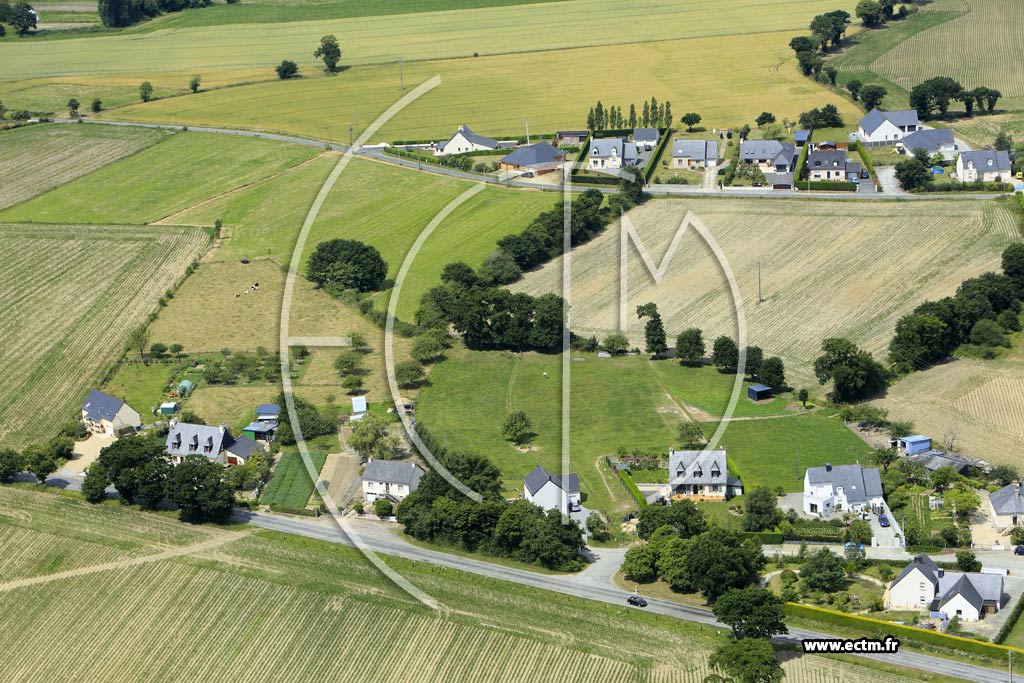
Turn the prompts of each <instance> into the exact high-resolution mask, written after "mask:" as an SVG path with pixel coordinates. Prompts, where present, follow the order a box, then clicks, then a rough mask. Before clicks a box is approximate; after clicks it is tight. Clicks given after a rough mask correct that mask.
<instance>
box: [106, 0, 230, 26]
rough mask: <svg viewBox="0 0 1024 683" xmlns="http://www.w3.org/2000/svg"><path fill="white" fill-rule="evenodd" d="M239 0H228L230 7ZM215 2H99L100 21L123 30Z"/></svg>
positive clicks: (204, 0)
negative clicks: (142, 22)
mask: <svg viewBox="0 0 1024 683" xmlns="http://www.w3.org/2000/svg"><path fill="white" fill-rule="evenodd" d="M236 2H238V0H227V3H228V4H229V5H231V4H234V3H236ZM211 5H213V0H99V3H98V7H97V10H98V11H99V15H100V21H101V22H102V23H103V25H104V26H106V27H108V28H123V27H125V26H131V25H132V24H137V23H139V22H140V21H144V20H146V19H151V18H153V17H156V16H159V15H160V14H162V13H164V12H180V11H181V10H184V9H194V8H199V7H210V6H211Z"/></svg>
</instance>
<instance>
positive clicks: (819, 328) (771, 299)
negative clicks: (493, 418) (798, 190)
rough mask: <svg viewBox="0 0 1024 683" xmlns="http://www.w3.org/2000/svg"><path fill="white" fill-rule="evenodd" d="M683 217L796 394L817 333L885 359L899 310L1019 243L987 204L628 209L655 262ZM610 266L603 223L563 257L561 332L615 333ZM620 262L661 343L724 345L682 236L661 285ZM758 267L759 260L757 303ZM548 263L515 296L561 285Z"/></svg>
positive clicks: (708, 291) (702, 277) (727, 328)
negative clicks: (696, 334)
mask: <svg viewBox="0 0 1024 683" xmlns="http://www.w3.org/2000/svg"><path fill="white" fill-rule="evenodd" d="M689 210H692V211H693V212H694V213H695V215H696V216H697V217H698V218H699V219H700V220H701V221H703V223H704V225H705V226H706V227H707V228H708V230H709V231H710V232H711V233H712V234H713V235H714V237H715V239H716V240H717V241H718V243H719V245H721V248H722V250H723V251H724V253H725V255H726V257H727V258H728V260H729V263H730V265H731V267H732V270H733V272H734V273H735V275H736V278H737V282H738V285H739V288H740V292H741V295H742V297H743V304H744V310H745V312H746V320H747V340H748V343H749V344H753V345H757V346H761V347H762V348H763V349H764V350H765V353H767V354H775V355H779V356H781V357H782V358H783V359H784V360H785V362H786V368H787V377H788V379H789V381H790V383H792V384H794V385H796V386H799V384H797V383H798V382H799V383H803V384H807V385H808V386H810V385H811V384H816V382H815V381H814V379H813V377H812V376H811V374H810V370H809V365H810V362H811V361H812V360H813V359H814V358H815V357H816V356H817V355H818V352H819V350H820V345H821V340H822V339H824V338H826V337H830V336H843V337H848V338H849V339H851V340H852V341H854V342H856V343H858V344H859V345H861V346H862V347H863V348H865V349H867V350H869V351H871V352H873V353H875V354H877V355H879V356H884V355H885V353H886V350H887V348H888V343H889V339H890V336H891V335H892V332H893V327H894V325H895V323H896V320H897V319H898V318H899V316H900V315H902V314H904V313H906V312H908V311H910V310H911V309H912V308H913V307H914V306H916V305H917V304H918V303H920V302H921V301H923V300H925V299H937V298H940V297H942V296H945V295H948V294H952V293H953V292H954V291H955V290H956V288H957V286H959V284H960V282H962V281H963V280H965V279H967V278H969V277H973V276H975V275H978V274H980V273H982V272H984V271H986V270H991V269H994V268H998V266H999V258H1000V253H1001V251H1002V249H1003V248H1004V247H1005V246H1006V245H1007V244H1008V243H1010V242H1011V241H1013V240H1015V239H1017V237H1018V232H1017V225H1016V222H1015V216H1014V214H1013V213H1012V211H1011V210H1010V209H1009V208H1008V207H1006V206H1005V205H1004V204H1002V203H1000V202H995V201H979V202H967V201H956V202H943V201H934V202H932V201H929V202H913V203H884V204H880V203H876V202H872V203H870V204H865V203H863V202H861V203H857V202H829V201H814V202H808V201H779V200H758V199H744V200H732V199H730V200H657V201H652V202H649V203H648V204H647V205H645V206H643V207H641V208H639V209H636V210H634V211H633V212H631V213H630V214H629V219H630V221H631V222H632V223H633V224H634V225H635V227H636V230H637V232H638V233H639V235H640V236H641V238H642V239H643V241H644V244H645V247H646V249H647V250H648V253H650V254H652V258H654V259H655V261H656V262H659V261H660V259H661V258H662V254H664V253H665V250H666V249H667V247H668V244H669V243H670V241H671V240H672V238H673V236H674V234H675V232H676V228H677V226H679V225H680V223H681V221H682V219H683V218H684V216H685V214H686V212H687V211H689ZM619 258H620V257H619V230H618V228H617V227H614V226H613V227H612V228H610V229H609V230H607V231H606V232H605V233H604V234H602V235H601V236H600V237H598V238H597V239H595V240H593V241H592V242H590V243H589V244H587V245H584V246H582V247H580V248H578V249H576V250H575V252H574V255H573V268H572V270H573V283H572V308H571V311H570V326H571V327H572V329H573V331H575V332H577V333H579V334H584V335H590V334H596V335H597V336H598V337H599V338H601V337H603V336H605V335H607V334H608V333H610V332H612V331H614V330H615V329H617V325H618V296H619V293H618V277H617V274H618V271H619ZM628 259H629V263H628V274H627V275H628V282H629V301H630V304H631V305H634V306H635V305H637V304H639V303H643V302H646V301H654V302H656V303H657V304H658V308H659V311H660V312H661V314H662V316H663V318H664V320H665V327H666V330H667V331H668V333H669V336H670V338H671V339H674V338H675V335H676V334H678V333H679V332H681V331H682V330H684V329H686V328H688V327H693V326H696V327H700V328H702V329H703V330H704V337H705V339H706V340H711V339H714V338H715V337H717V336H718V335H720V334H728V335H730V336H733V337H734V338H735V335H736V316H735V313H734V311H733V305H732V301H731V296H730V295H729V293H728V290H727V289H726V288H725V286H724V285H725V279H724V275H723V274H722V272H721V270H720V269H719V266H718V264H717V261H716V260H715V259H714V257H713V256H712V255H711V254H710V252H709V251H708V249H707V247H706V245H704V244H703V242H702V241H701V240H700V238H699V236H698V235H697V234H696V232H695V231H694V230H693V229H692V228H691V229H688V231H687V234H686V235H685V236H684V237H683V239H682V241H681V243H680V246H679V249H678V251H677V252H676V253H675V255H674V256H673V258H672V261H671V263H670V264H669V267H668V270H667V272H666V274H665V277H664V279H663V280H662V281H661V284H660V285H654V283H653V281H652V280H651V278H650V276H649V275H648V273H647V271H646V269H645V267H644V265H643V261H642V260H641V259H640V258H639V257H638V256H637V255H636V253H635V250H633V248H632V247H630V252H629V255H628ZM758 259H763V261H764V266H763V270H762V283H763V292H764V299H765V300H764V301H763V302H762V303H760V304H758V303H757V260H758ZM911 263H912V264H913V266H912V267H909V268H908V267H907V265H908V264H911ZM560 268H561V263H560V261H557V260H556V261H554V262H552V263H550V264H548V265H547V266H545V267H544V268H543V269H541V270H539V271H537V272H533V273H530V274H528V275H527V277H526V278H525V279H524V280H523V281H521V282H520V283H518V284H517V285H514V288H516V289H520V290H522V291H526V292H529V293H532V294H539V293H542V292H547V291H560V289H561V270H560ZM627 318H628V334H629V335H630V337H631V339H632V340H633V342H634V343H635V344H639V343H640V341H641V340H642V336H643V331H642V321H638V320H637V318H636V316H635V315H629V316H627Z"/></svg>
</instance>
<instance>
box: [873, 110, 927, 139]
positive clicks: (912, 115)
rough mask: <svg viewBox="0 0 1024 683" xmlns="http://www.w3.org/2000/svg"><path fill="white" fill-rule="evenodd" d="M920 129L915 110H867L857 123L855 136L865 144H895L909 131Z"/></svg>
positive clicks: (914, 131) (913, 131)
mask: <svg viewBox="0 0 1024 683" xmlns="http://www.w3.org/2000/svg"><path fill="white" fill-rule="evenodd" d="M919 130H922V126H921V122H920V121H919V120H918V118H917V110H915V109H902V110H900V111H882V110H881V109H878V108H875V109H872V110H871V111H869V112H868V113H867V114H866V115H865V116H864V118H862V119H861V120H860V123H859V124H858V125H857V138H858V139H859V140H860V141H861V142H863V143H864V144H866V145H895V144H896V143H897V142H898V141H900V140H902V139H903V137H904V136H905V135H907V134H909V133H916V132H917V131H919Z"/></svg>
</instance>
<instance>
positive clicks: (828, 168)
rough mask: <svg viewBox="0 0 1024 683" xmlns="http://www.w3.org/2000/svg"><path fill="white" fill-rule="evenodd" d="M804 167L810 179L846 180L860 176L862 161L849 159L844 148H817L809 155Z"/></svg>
mask: <svg viewBox="0 0 1024 683" xmlns="http://www.w3.org/2000/svg"><path fill="white" fill-rule="evenodd" d="M804 168H806V169H807V177H808V178H809V179H810V180H831V181H836V182H844V181H848V180H853V179H855V178H858V177H859V175H860V168H861V167H860V162H857V161H850V160H849V159H847V158H846V152H845V151H844V150H841V149H837V150H820V149H816V150H814V151H813V152H811V153H810V154H808V155H807V161H806V162H805V163H804Z"/></svg>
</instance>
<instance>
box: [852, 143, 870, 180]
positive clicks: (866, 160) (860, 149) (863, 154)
mask: <svg viewBox="0 0 1024 683" xmlns="http://www.w3.org/2000/svg"><path fill="white" fill-rule="evenodd" d="M854 144H856V145H857V154H859V155H860V162H861V163H862V164H864V168H866V169H868V172H869V173H871V176H872V177H874V175H875V165H874V164H873V163H871V157H870V156H869V155H868V151H867V150H866V149H864V145H862V144H860V142H856V143H854Z"/></svg>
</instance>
